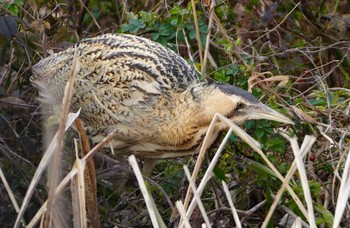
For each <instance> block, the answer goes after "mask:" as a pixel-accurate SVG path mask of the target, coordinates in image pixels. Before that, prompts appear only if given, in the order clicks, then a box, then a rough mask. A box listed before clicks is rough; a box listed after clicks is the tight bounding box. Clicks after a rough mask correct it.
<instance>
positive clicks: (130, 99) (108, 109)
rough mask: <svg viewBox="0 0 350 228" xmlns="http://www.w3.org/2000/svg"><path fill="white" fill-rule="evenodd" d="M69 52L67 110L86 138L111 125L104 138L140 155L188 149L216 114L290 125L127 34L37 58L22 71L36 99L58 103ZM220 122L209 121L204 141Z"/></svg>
mask: <svg viewBox="0 0 350 228" xmlns="http://www.w3.org/2000/svg"><path fill="white" fill-rule="evenodd" d="M74 53H77V55H78V56H79V65H80V69H79V70H78V72H77V73H76V75H75V86H74V94H73V97H72V101H71V111H77V110H78V109H81V113H80V119H81V120H82V121H83V123H84V125H85V126H86V132H87V134H88V135H89V137H90V139H91V140H92V142H93V143H98V142H99V141H101V140H102V139H103V138H104V137H105V136H106V135H108V134H109V133H111V132H113V131H115V132H116V134H115V136H114V137H113V139H112V140H111V142H110V144H111V145H112V146H113V148H114V149H115V150H116V151H119V152H120V153H124V154H134V155H136V156H137V157H140V158H144V159H166V158H178V157H184V156H189V155H193V154H195V153H196V152H198V148H199V146H200V144H201V142H202V140H203V138H204V136H205V134H206V132H207V130H208V127H209V124H210V122H211V121H212V118H213V117H214V115H215V114H216V113H219V114H221V115H223V116H225V117H227V118H228V119H230V120H231V121H232V122H234V123H236V124H241V123H244V122H245V121H247V120H251V119H268V120H273V121H278V122H281V123H287V124H293V121H292V120H291V119H290V118H288V117H286V116H285V115H282V114H280V113H279V112H277V111H275V110H273V109H272V108H270V107H268V106H267V105H265V104H263V103H262V102H261V101H260V100H258V99H257V98H256V97H255V96H254V95H252V94H251V93H249V92H247V91H245V90H243V89H241V88H238V87H236V86H233V85H230V84H224V83H220V82H214V81H208V80H204V79H200V78H199V76H198V75H197V73H196V71H195V70H194V69H193V68H192V67H191V66H190V64H188V63H187V61H186V60H185V59H184V58H182V57H181V56H180V55H178V54H177V53H175V52H174V51H173V50H171V49H169V48H167V47H165V46H163V45H161V44H159V43H157V42H155V41H152V40H149V39H147V38H143V37H140V36H135V35H129V34H104V35H100V36H96V37H93V38H86V39H83V40H81V41H80V42H78V43H76V44H75V45H73V46H72V47H69V48H68V49H66V50H64V51H61V52H58V53H54V54H52V55H50V56H49V57H46V58H44V59H42V60H40V61H39V62H38V63H37V64H35V65H34V66H33V68H32V72H33V75H32V76H31V78H30V80H31V82H32V83H33V84H34V86H36V87H37V89H38V91H39V100H41V101H42V102H44V103H47V104H51V105H60V104H61V103H62V99H63V95H64V88H65V85H66V83H67V79H68V76H69V75H70V74H71V71H72V62H73V58H74ZM227 128H228V127H227V126H226V125H225V124H224V123H223V122H217V123H216V125H215V127H214V131H213V135H212V137H210V139H209V142H208V143H209V145H211V144H213V143H214V142H215V140H216V139H217V138H218V137H219V135H220V133H221V132H223V131H225V130H226V129H227Z"/></svg>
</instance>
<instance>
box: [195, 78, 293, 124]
mask: <svg viewBox="0 0 350 228" xmlns="http://www.w3.org/2000/svg"><path fill="white" fill-rule="evenodd" d="M210 87H211V88H212V90H211V92H210V94H208V93H207V94H208V95H207V96H204V97H202V102H201V103H202V108H203V109H204V112H205V113H207V114H208V116H211V115H214V114H215V113H220V114H222V115H224V116H226V117H227V118H229V119H231V120H232V121H233V122H234V123H237V124H239V123H243V122H244V121H247V120H257V119H267V120H274V121H278V122H281V123H288V124H294V122H293V121H292V120H290V119H289V118H288V117H286V116H284V115H282V114H280V113H279V112H277V111H275V110H273V109H271V108H270V107H268V106H267V105H265V104H263V103H262V102H261V101H259V100H258V99H257V98H256V97H255V96H254V95H252V94H251V93H248V92H247V91H245V90H242V89H240V88H237V87H235V86H232V85H228V84H222V83H213V84H211V85H210Z"/></svg>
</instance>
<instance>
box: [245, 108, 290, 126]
mask: <svg viewBox="0 0 350 228" xmlns="http://www.w3.org/2000/svg"><path fill="white" fill-rule="evenodd" d="M248 115H249V119H266V120H274V121H277V122H281V123H287V124H293V125H294V122H293V121H292V120H291V119H289V118H288V117H286V116H284V115H282V114H281V113H279V112H277V111H275V110H273V109H272V108H270V107H268V106H266V105H264V104H258V105H254V106H251V107H250V108H249V113H248Z"/></svg>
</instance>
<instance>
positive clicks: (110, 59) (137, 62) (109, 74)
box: [31, 34, 198, 103]
mask: <svg viewBox="0 0 350 228" xmlns="http://www.w3.org/2000/svg"><path fill="white" fill-rule="evenodd" d="M77 50H78V55H79V59H80V71H79V72H78V75H77V76H76V78H77V81H78V82H79V81H80V82H81V83H82V84H84V86H87V85H88V86H87V87H86V88H85V89H84V88H83V89H82V88H79V90H81V91H82V92H85V91H89V90H90V87H92V86H95V84H96V83H97V84H99V83H103V84H110V85H113V86H115V87H120V86H121V85H123V86H133V88H135V89H138V90H144V91H146V92H147V93H150V94H152V93H155V94H157V93H163V94H164V93H167V91H169V90H171V91H174V92H178V91H182V90H184V89H186V88H187V86H188V85H189V84H190V83H191V82H192V81H195V80H198V77H197V75H196V73H195V72H194V70H193V69H192V68H191V67H190V66H189V65H188V63H187V62H186V61H185V60H184V59H183V58H182V57H180V56H179V55H177V54H176V53H174V52H173V51H172V50H170V49H168V48H165V47H163V46H162V45H160V44H158V43H155V42H153V41H150V40H148V39H145V38H141V37H137V36H133V35H125V34H123V35H122V34H120V35H113V34H106V35H102V36H98V37H95V38H89V39H84V40H82V41H81V42H79V43H77V44H76V45H75V46H74V47H71V48H68V49H67V50H66V51H63V52H59V53H56V54H53V55H51V56H50V57H48V58H45V59H43V60H41V61H40V62H39V63H38V64H36V65H35V66H34V67H33V77H32V78H31V81H33V82H34V83H35V84H36V85H37V86H38V87H39V88H41V90H42V93H41V95H42V97H44V102H49V103H51V102H52V101H50V99H58V100H59V99H61V98H62V96H63V88H64V85H65V82H66V80H67V77H68V75H69V74H70V72H71V65H72V62H73V56H74V52H75V51H77ZM46 89H49V91H46V92H49V94H47V93H46V92H45V91H44V90H46ZM59 101H60V100H59Z"/></svg>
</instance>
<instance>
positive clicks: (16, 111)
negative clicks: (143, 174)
mask: <svg viewBox="0 0 350 228" xmlns="http://www.w3.org/2000/svg"><path fill="white" fill-rule="evenodd" d="M206 2H210V1H194V3H195V6H196V9H195V10H196V14H194V11H193V8H192V1H145V0H136V1H120V0H117V1H108V0H101V1H96V0H82V1H56V2H52V1H41V0H33V1H23V0H14V1H4V0H0V108H1V112H0V168H1V170H2V171H3V172H4V175H5V177H6V179H7V181H8V182H9V186H10V188H11V189H12V191H13V193H14V196H15V198H16V200H17V202H18V204H19V205H21V202H22V200H23V198H24V195H25V193H26V190H27V189H28V186H29V183H30V181H31V178H32V176H33V175H34V172H35V170H36V169H37V166H38V164H39V162H40V159H41V157H42V148H43V144H44V143H43V141H44V136H43V134H44V128H45V127H43V125H44V124H43V121H42V119H43V118H42V115H41V114H40V112H39V105H40V104H39V103H38V102H37V101H36V100H35V97H36V91H35V89H34V88H33V87H32V86H31V85H30V83H29V80H28V79H29V77H30V75H31V66H32V65H34V64H35V63H36V62H38V61H39V60H40V58H42V57H44V56H47V55H49V53H52V52H57V51H60V50H64V49H65V48H66V47H68V46H69V45H70V44H71V43H74V42H76V41H78V40H80V39H82V38H85V37H93V36H96V35H99V34H101V33H130V34H135V35H139V36H143V37H147V38H150V39H152V40H154V41H156V42H159V43H161V44H162V45H165V46H167V47H170V48H171V49H173V50H174V51H176V52H177V53H179V54H180V55H181V56H183V57H184V58H185V59H186V60H188V62H189V63H190V64H191V65H192V66H193V67H194V68H195V69H196V71H197V72H198V73H199V74H200V72H201V71H202V69H206V72H205V75H202V76H203V77H210V78H212V79H214V80H217V81H221V82H225V83H230V84H234V85H236V86H238V87H241V88H243V89H245V90H249V91H251V92H252V93H253V94H254V95H255V96H257V97H259V98H260V99H261V100H263V101H264V102H265V103H266V104H268V105H269V106H270V107H272V108H274V109H275V110H277V111H279V112H281V113H283V114H285V115H287V116H289V117H291V118H292V119H293V120H294V121H295V123H296V124H295V125H294V126H292V127H288V126H284V125H283V126H281V125H280V124H278V123H274V122H271V121H249V122H246V123H245V124H244V125H243V126H241V127H242V128H243V129H244V130H245V131H246V132H247V133H248V134H249V135H251V136H252V137H253V138H254V139H256V140H257V141H258V142H260V143H261V148H262V150H263V152H264V153H265V155H266V157H267V158H268V159H269V160H270V161H271V162H272V164H273V165H274V166H275V167H276V168H277V170H278V171H279V172H280V173H281V174H282V175H283V176H284V177H285V176H286V175H287V173H288V171H289V169H290V167H291V165H292V162H293V160H294V155H293V151H292V148H291V143H290V142H289V141H288V140H286V139H285V138H284V137H283V136H281V134H280V132H281V131H283V130H285V131H286V132H287V133H288V135H289V136H291V137H292V136H295V137H296V138H297V140H298V143H299V146H300V145H301V143H302V142H303V140H304V137H305V135H313V136H315V137H316V142H315V144H314V145H313V146H312V148H311V150H310V151H309V152H308V153H307V154H306V156H305V157H304V158H303V159H302V161H303V162H304V166H305V168H306V173H307V178H308V185H309V189H310V192H311V196H312V204H313V208H314V212H315V213H314V214H315V217H316V224H317V225H318V226H321V225H322V226H324V227H331V226H332V224H333V221H334V220H335V218H334V215H335V209H336V206H337V203H336V202H337V197H338V196H339V195H340V185H341V184H340V183H341V177H342V175H343V174H344V173H346V170H344V167H345V161H346V159H347V157H348V156H349V147H350V132H349V124H350V118H349V112H350V110H349V104H350V75H349V72H350V62H349V61H350V58H349V54H348V52H349V50H350V43H349V41H348V40H349V36H350V32H349V31H350V22H349V18H350V16H349V14H347V13H348V12H349V9H350V3H349V1H344V0H338V1H335V2H336V3H335V4H334V2H333V1H331V0H328V1H322V2H321V3H320V2H319V1H307V2H306V1H300V2H301V3H297V2H296V1H280V2H279V3H277V2H275V3H273V2H271V1H255V0H247V1H216V5H215V7H214V10H213V11H211V9H210V6H209V5H206V4H205V3H206ZM82 4H85V5H82ZM195 17H196V20H195ZM210 21H212V24H210V23H209V22H210ZM196 25H197V26H196ZM197 29H198V30H197ZM208 32H210V40H209V46H208V48H206V42H207V33H208ZM197 34H198V37H197ZM205 53H206V56H207V62H206V65H205V67H204V61H203V60H201V59H202V58H204V57H203V56H204V55H205ZM278 129H279V130H278ZM70 134H72V135H73V136H72V137H66V138H67V139H69V138H78V136H77V135H75V134H74V132H70ZM222 138H223V137H222ZM219 144H220V142H218V144H217V145H216V146H215V147H214V148H211V149H210V150H209V151H208V153H207V162H204V165H202V169H201V172H200V174H199V178H198V179H200V178H201V177H203V175H204V172H205V170H206V166H207V164H209V161H210V160H211V158H212V157H213V155H214V154H215V153H216V150H217V148H218V146H219ZM66 151H67V157H68V158H71V159H67V160H72V159H74V156H75V154H74V153H75V152H73V151H74V146H73V143H72V141H69V140H67V145H66ZM106 153H108V152H106ZM110 157H113V156H112V155H111V156H110ZM100 159H102V160H103V161H104V162H105V163H108V165H101V164H102V163H103V162H101V164H97V180H98V188H97V196H98V202H99V213H100V215H101V218H100V219H101V224H102V225H103V226H104V227H114V226H151V222H150V218H149V216H148V212H147V210H146V208H145V204H144V199H143V197H142V194H141V193H140V191H139V189H138V184H137V182H135V180H134V178H133V175H124V176H123V175H119V174H120V173H118V172H115V169H111V168H110V167H115V166H118V165H120V164H122V165H123V166H125V168H126V167H127V162H126V161H125V160H122V162H116V161H114V160H113V159H114V157H113V159H110V158H107V157H104V158H99V160H100ZM195 159H196V158H195V157H191V158H183V159H173V160H164V161H160V162H159V163H158V164H157V166H156V168H155V171H154V173H153V175H152V179H153V181H154V183H155V184H150V186H149V188H150V190H151V191H152V194H153V197H154V198H155V199H157V200H156V201H155V203H156V204H157V207H158V209H159V211H160V214H161V216H162V218H163V220H164V221H165V223H166V224H170V225H171V222H170V216H171V214H172V213H173V209H174V208H171V206H172V205H170V204H171V203H172V204H173V205H175V202H176V201H177V200H182V201H183V200H184V195H185V194H186V191H187V187H188V183H187V179H186V177H185V175H184V171H183V167H182V166H183V165H184V164H186V165H188V166H189V169H190V171H193V167H194V163H195ZM123 161H124V162H123ZM67 163H68V164H67V167H71V166H72V163H69V162H67ZM69 169H70V168H68V170H69ZM213 176H214V178H212V179H211V181H210V182H209V183H208V184H207V186H206V188H205V191H204V193H203V195H202V197H201V198H202V200H203V204H204V207H205V209H206V212H207V214H208V216H209V219H210V221H212V222H213V225H215V226H219V224H221V225H227V226H228V225H233V224H235V223H234V220H233V217H232V213H231V211H230V210H227V208H229V204H228V203H227V202H226V201H227V200H226V198H225V197H224V196H223V195H224V193H223V189H222V186H221V181H223V180H224V181H225V182H226V183H227V184H228V186H229V190H230V193H231V195H232V200H233V203H234V205H235V207H236V209H238V210H239V212H238V215H239V218H240V219H241V222H242V225H243V224H246V226H248V227H260V226H261V224H262V223H263V221H264V220H265V218H266V216H267V213H268V211H269V209H270V206H271V205H272V204H273V202H274V199H275V197H276V194H277V192H278V191H279V189H280V188H281V185H282V183H281V181H280V180H279V178H278V175H277V174H276V172H274V171H272V170H271V168H270V167H269V166H268V165H267V164H266V163H265V161H264V159H263V158H262V157H261V156H260V155H259V154H257V153H256V152H255V151H254V150H253V149H252V148H251V147H250V146H248V145H247V144H246V143H244V142H243V141H242V140H241V139H240V138H239V137H237V136H236V135H231V136H230V138H229V140H228V142H227V143H226V145H225V149H224V152H223V154H222V155H221V158H220V161H219V162H218V164H217V165H216V167H215V169H214V175H213ZM301 176H302V175H300V173H298V172H296V173H295V174H294V175H293V176H292V178H291V179H290V181H289V185H290V186H291V188H292V189H293V190H294V192H295V193H296V195H297V196H298V197H299V199H301V201H302V203H303V205H304V206H305V208H306V204H307V201H306V200H305V197H304V194H305V193H304V190H303V185H302V180H301ZM197 184H198V182H197ZM160 188H161V189H163V192H161V191H160V190H159V189H160ZM64 194H65V195H67V196H66V198H67V199H68V200H67V201H68V202H65V203H66V204H68V205H71V203H70V202H69V199H70V195H69V194H68V193H66V192H65V193H64ZM0 195H1V196H2V197H0V226H1V227H12V226H13V225H14V221H15V219H16V216H17V213H16V210H15V208H14V206H13V204H12V202H11V200H10V197H9V196H8V193H7V190H6V188H5V186H4V185H2V184H1V185H0ZM47 196H48V190H47V186H46V180H42V181H41V182H40V183H39V185H38V186H37V187H36V189H35V193H34V196H33V197H32V200H31V203H30V204H29V206H28V209H27V210H26V213H25V216H24V220H25V221H26V222H27V223H28V222H29V221H30V220H31V218H32V217H33V216H34V213H36V211H37V210H38V209H39V208H40V207H41V205H42V203H43V202H44V201H45V200H46V199H47ZM346 199H347V200H348V197H347V198H346ZM169 201H170V202H169ZM251 209H254V211H253V212H252V211H250V210H251ZM248 212H252V213H248ZM348 213H349V208H346V209H345V212H344V214H348ZM67 214H68V213H67ZM287 215H289V216H292V217H293V215H296V216H299V217H300V218H301V219H302V220H303V221H304V222H306V223H308V221H307V219H306V218H305V215H304V214H303V212H302V210H301V209H300V207H299V206H298V205H297V204H296V202H295V201H294V200H293V198H292V197H291V195H290V193H288V192H287V191H286V190H285V191H284V194H283V195H282V198H281V200H280V204H279V205H278V206H277V208H276V209H275V210H274V214H273V217H272V218H271V220H270V222H269V223H268V225H267V226H269V227H275V226H277V225H278V224H279V223H280V222H281V220H282V218H283V217H284V216H287ZM196 216H197V217H196ZM292 217H290V218H292ZM69 218H70V217H69V215H67V218H66V219H67V221H69ZM191 222H192V223H193V224H195V223H199V224H201V223H203V218H202V217H201V215H200V213H199V212H198V213H197V214H196V215H193V216H192V221H191ZM170 225H169V226H170ZM340 225H341V226H342V227H346V226H348V221H347V220H346V218H345V217H344V219H343V220H342V221H341V223H340ZM281 226H282V227H283V226H288V225H285V224H282V225H281Z"/></svg>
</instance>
